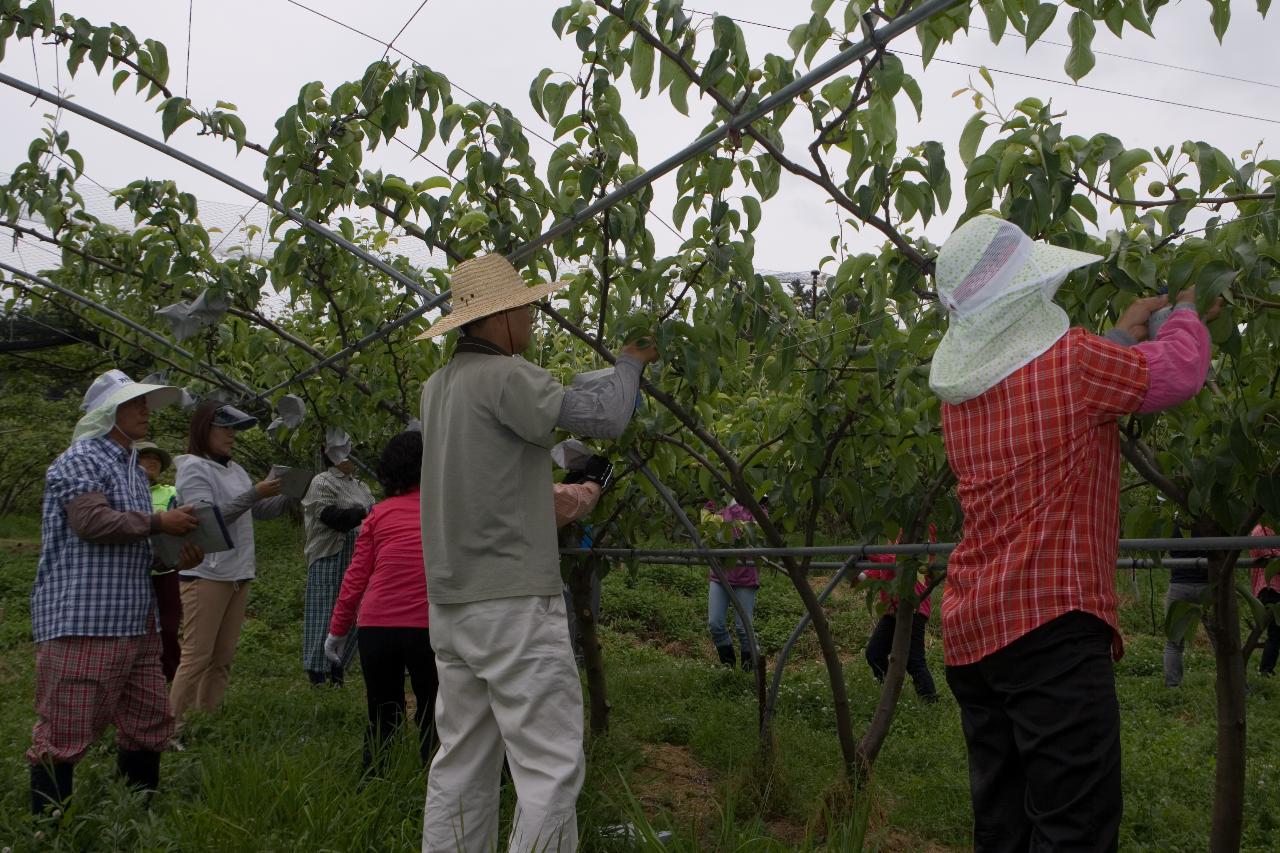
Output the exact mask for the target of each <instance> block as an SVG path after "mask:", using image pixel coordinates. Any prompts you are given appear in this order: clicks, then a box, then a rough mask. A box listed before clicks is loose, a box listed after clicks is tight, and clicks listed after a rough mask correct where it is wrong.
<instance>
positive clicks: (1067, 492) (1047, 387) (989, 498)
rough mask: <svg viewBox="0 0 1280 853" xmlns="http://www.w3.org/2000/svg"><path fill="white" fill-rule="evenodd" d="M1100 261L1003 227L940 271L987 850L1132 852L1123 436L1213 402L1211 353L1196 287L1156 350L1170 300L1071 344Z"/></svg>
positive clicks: (935, 368)
mask: <svg viewBox="0 0 1280 853" xmlns="http://www.w3.org/2000/svg"><path fill="white" fill-rule="evenodd" d="M1100 260H1102V258H1100V257H1098V256H1096V255H1089V254H1085V253H1083V252H1077V251H1074V250H1071V249H1065V248H1060V247H1057V246H1051V245H1048V244H1045V243H1035V242H1032V240H1031V239H1030V238H1029V237H1027V235H1026V234H1024V233H1023V232H1022V231H1021V229H1019V228H1018V227H1017V226H1016V225H1013V224H1011V223H1009V222H1005V221H1003V220H1001V219H997V218H995V217H992V216H978V217H975V218H973V219H971V220H969V221H968V222H966V223H965V224H964V225H962V226H960V227H959V228H958V229H956V231H955V233H953V234H952V235H951V237H950V238H949V239H948V240H947V242H946V243H945V244H944V245H943V247H942V251H941V252H940V253H939V255H938V264H937V287H938V295H939V297H940V298H941V300H942V302H943V304H944V305H945V306H946V308H947V310H948V315H949V324H948V328H947V332H946V335H945V336H944V337H943V339H942V341H941V342H940V343H939V345H938V349H937V352H936V353H935V354H934V358H933V363H932V367H931V369H930V376H929V384H930V386H931V387H932V388H933V390H934V391H935V392H936V393H937V394H938V396H939V397H941V398H942V400H943V405H942V433H943V439H944V441H945V442H946V448H947V459H948V461H949V462H950V464H951V468H952V470H953V471H955V473H956V477H957V480H958V485H957V487H956V488H957V495H958V497H959V499H960V504H961V507H962V509H963V510H964V537H963V540H962V541H961V542H960V544H959V545H958V546H957V547H956V550H955V552H954V553H953V554H952V555H951V559H950V561H949V563H948V566H947V584H946V590H945V594H944V595H943V600H942V632H943V642H944V647H945V657H946V664H947V684H948V685H949V686H950V687H951V691H952V693H954V694H955V696H956V699H957V700H958V701H959V703H960V711H961V725H962V727H963V729H964V735H965V741H966V743H967V745H968V750H969V786H970V792H971V794H972V797H973V812H974V846H975V848H976V849H977V850H979V851H990V850H1027V849H1028V848H1030V849H1035V850H1040V849H1054V850H1065V849H1071V850H1115V849H1116V846H1117V843H1118V833H1119V827H1120V816H1121V811H1122V808H1123V804H1122V797H1121V789H1120V712H1119V706H1118V704H1117V701H1116V691H1115V673H1114V670H1113V665H1112V660H1113V656H1114V657H1119V655H1120V653H1121V650H1122V645H1121V638H1120V633H1119V627H1118V624H1117V620H1116V605H1117V602H1116V592H1115V565H1116V551H1117V542H1118V535H1119V529H1118V528H1119V479H1120V464H1119V462H1120V460H1119V455H1120V454H1119V441H1120V437H1119V430H1118V429H1117V425H1116V422H1117V420H1118V419H1119V418H1120V417H1121V416H1122V415H1125V414H1129V413H1131V412H1155V411H1159V410H1160V409H1165V408H1169V407H1171V406H1175V405H1178V404H1179V403H1182V402H1183V401H1185V400H1188V399H1190V398H1191V397H1193V396H1195V394H1196V393H1197V392H1198V391H1199V389H1200V387H1201V386H1202V385H1203V384H1204V380H1205V376H1206V374H1207V371H1208V367H1209V355H1210V350H1209V334H1208V331H1207V330H1206V328H1205V326H1204V323H1203V322H1202V321H1201V319H1200V317H1199V316H1198V315H1197V313H1196V308H1195V305H1194V302H1193V300H1194V293H1193V292H1192V291H1186V292H1184V293H1182V294H1181V295H1179V296H1178V298H1177V305H1176V307H1175V309H1174V311H1173V313H1172V315H1171V317H1170V318H1169V320H1168V321H1167V322H1165V323H1164V325H1163V326H1161V327H1160V329H1159V333H1158V336H1157V338H1156V339H1155V340H1145V339H1146V338H1147V337H1148V329H1147V323H1148V319H1149V317H1150V316H1151V314H1152V313H1153V312H1154V311H1156V310H1158V309H1160V308H1162V307H1163V306H1164V305H1165V304H1166V303H1167V301H1168V300H1167V299H1166V297H1163V296H1157V297H1151V298H1147V299H1138V300H1136V301H1134V302H1133V303H1132V304H1131V305H1130V306H1129V307H1128V308H1127V309H1126V310H1125V311H1124V313H1123V314H1122V315H1121V317H1120V320H1119V322H1118V323H1117V325H1116V328H1115V329H1112V330H1111V332H1109V333H1108V335H1107V338H1102V337H1098V336H1096V335H1092V334H1089V333H1088V332H1086V331H1084V330H1083V329H1079V328H1074V329H1073V328H1069V325H1070V324H1069V322H1068V320H1067V315H1066V313H1065V312H1064V311H1063V310H1062V309H1061V308H1059V307H1058V306H1057V305H1055V304H1054V303H1053V301H1052V298H1053V295H1054V293H1055V292H1056V291H1057V289H1058V288H1059V287H1060V286H1061V285H1062V283H1063V282H1064V281H1065V280H1066V279H1067V276H1068V275H1069V274H1070V273H1071V271H1072V270H1075V269H1079V268H1081V267H1085V266H1088V265H1089V264H1092V263H1094V262H1096V261H1100ZM1216 314H1217V307H1216V306H1215V307H1214V308H1213V310H1212V311H1211V312H1210V314H1209V315H1207V317H1208V318H1209V319H1212V317H1213V316H1216ZM1139 341H1143V342H1142V343H1139Z"/></svg>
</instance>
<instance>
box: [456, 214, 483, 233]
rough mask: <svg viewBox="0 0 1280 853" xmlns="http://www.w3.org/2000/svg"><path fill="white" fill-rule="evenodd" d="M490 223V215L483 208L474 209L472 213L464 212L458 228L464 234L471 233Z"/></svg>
mask: <svg viewBox="0 0 1280 853" xmlns="http://www.w3.org/2000/svg"><path fill="white" fill-rule="evenodd" d="M488 224H489V217H488V215H487V214H486V213H485V212H484V211H482V210H473V211H471V212H470V213H466V214H463V216H462V218H460V219H459V220H458V230H459V231H461V232H463V233H464V234H471V233H474V232H476V231H479V230H480V229H481V228H484V227H485V226H486V225H488Z"/></svg>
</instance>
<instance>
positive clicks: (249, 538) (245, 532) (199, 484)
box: [174, 454, 289, 581]
mask: <svg viewBox="0 0 1280 853" xmlns="http://www.w3.org/2000/svg"><path fill="white" fill-rule="evenodd" d="M174 463H175V464H176V465H177V470H178V473H177V478H176V483H177V486H178V502H179V503H181V504H189V503H194V502H196V501H208V502H209V503H211V504H214V505H215V506H217V507H218V509H219V510H220V511H221V512H222V520H223V521H224V522H226V525H227V530H228V531H229V532H230V533H231V541H232V543H233V544H234V545H235V547H234V548H232V549H231V550H230V551H220V552H218V553H214V554H206V555H205V558H204V562H202V563H201V564H200V565H198V566H196V567H195V568H194V569H191V570H190V571H186V572H182V575H183V576H184V577H196V578H205V579H207V580H217V581H245V580H252V579H253V578H254V577H256V576H257V559H256V556H255V554H254V546H253V520H254V519H255V518H256V519H268V518H276V517H277V516H279V515H280V514H281V513H283V512H284V511H285V508H286V507H287V506H288V505H289V498H287V497H285V496H284V495H277V496H276V497H274V498H266V499H264V500H259V499H258V493H257V492H256V491H255V490H254V488H253V481H252V480H251V479H249V475H248V473H246V472H245V470H244V469H243V468H241V467H240V466H239V465H238V464H237V463H236V462H234V461H230V462H228V463H227V464H226V465H222V464H220V463H218V462H214V461H213V460H212V459H206V458H204V457H203V456H193V455H190V454H183V455H182V456H179V457H177V458H176V459H174Z"/></svg>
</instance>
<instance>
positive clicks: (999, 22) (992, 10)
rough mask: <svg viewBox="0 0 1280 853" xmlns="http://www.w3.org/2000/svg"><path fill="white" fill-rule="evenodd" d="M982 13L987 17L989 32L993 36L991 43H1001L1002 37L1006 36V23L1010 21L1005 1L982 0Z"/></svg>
mask: <svg viewBox="0 0 1280 853" xmlns="http://www.w3.org/2000/svg"><path fill="white" fill-rule="evenodd" d="M982 13H983V14H984V15H986V18H987V32H988V35H990V36H991V43H992V44H999V43H1000V39H1002V38H1004V29H1005V24H1006V23H1008V21H1009V16H1008V14H1007V13H1006V12H1005V10H1004V3H1002V2H1001V0H982Z"/></svg>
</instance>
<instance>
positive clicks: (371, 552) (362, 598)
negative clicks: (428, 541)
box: [329, 489, 430, 637]
mask: <svg viewBox="0 0 1280 853" xmlns="http://www.w3.org/2000/svg"><path fill="white" fill-rule="evenodd" d="M420 505H421V498H420V493H419V491H418V490H417V489H414V490H413V491H412V492H409V493H408V494H407V495H396V496H395V497H394V498H387V499H386V500H384V501H382V502H381V503H378V504H375V505H374V507H373V509H372V510H370V511H369V514H368V515H367V516H366V517H365V519H364V524H363V525H362V526H361V528H360V535H359V536H358V537H356V550H355V553H354V554H353V555H352V557H351V565H349V566H347V573H346V574H345V575H343V577H342V588H341V589H340V590H339V591H338V601H337V603H336V604H335V605H334V606H333V617H332V618H331V619H330V620H329V633H330V634H333V635H334V636H335V637H345V636H346V635H347V633H348V632H349V631H350V630H351V626H352V625H353V624H359V626H360V627H361V628H372V627H378V628H426V627H428V624H429V619H430V617H429V616H428V613H427V569H426V564H425V563H424V562H423V560H422V518H421V509H420ZM357 613H358V614H359V615H358V617H357Z"/></svg>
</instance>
